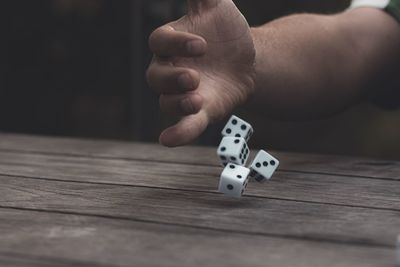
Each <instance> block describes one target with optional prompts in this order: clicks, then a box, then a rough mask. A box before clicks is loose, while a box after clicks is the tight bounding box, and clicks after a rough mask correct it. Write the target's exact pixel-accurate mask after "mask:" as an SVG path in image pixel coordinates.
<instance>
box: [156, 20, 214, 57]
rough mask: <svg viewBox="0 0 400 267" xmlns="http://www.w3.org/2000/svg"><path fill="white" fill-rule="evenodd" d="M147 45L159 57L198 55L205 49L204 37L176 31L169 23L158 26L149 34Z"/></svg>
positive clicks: (202, 53)
mask: <svg viewBox="0 0 400 267" xmlns="http://www.w3.org/2000/svg"><path fill="white" fill-rule="evenodd" d="M149 46H150V50H151V51H152V52H153V53H154V54H156V55H158V56H160V57H200V56H202V55H204V54H205V53H206V50H207V43H206V41H205V40H204V38H202V37H200V36H198V35H195V34H191V33H187V32H181V31H176V30H174V28H172V27H171V26H169V25H165V26H162V27H160V28H158V29H157V30H155V31H154V32H153V33H152V34H151V35H150V37H149Z"/></svg>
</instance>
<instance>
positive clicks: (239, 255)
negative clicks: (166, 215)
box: [0, 209, 394, 267]
mask: <svg viewBox="0 0 400 267" xmlns="http://www.w3.org/2000/svg"><path fill="white" fill-rule="evenodd" d="M0 218H1V219H0V236H1V237H2V238H1V239H0V247H1V248H2V249H3V250H9V251H18V253H19V254H18V255H14V257H13V256H10V255H8V254H5V255H4V253H0V264H1V265H2V266H9V264H2V263H9V262H14V263H17V264H13V265H11V266H15V267H17V266H18V267H19V266H67V265H68V264H66V263H69V264H70V265H69V266H99V265H101V266H174V267H175V266H176V267H179V266H185V267H190V266H222V267H223V266H229V267H231V266H232V267H235V266H240V267H242V266H254V267H257V266H260V267H261V266H262V267H264V266H281V267H285V266H290V267H291V266H296V267H310V266H311V267H312V266H330V267H336V266H337V267H339V266H340V267H346V266H351V267H358V266H360V267H361V266H362V267H375V266H393V265H394V264H393V263H394V249H392V248H377V247H360V246H352V245H339V244H331V243H325V242H314V241H302V240H290V239H282V238H276V237H265V236H259V235H252V236H248V235H243V234H240V233H234V232H219V231H212V230H204V229H190V228H185V227H179V226H173V225H159V224H151V223H141V222H134V221H129V220H116V219H108V218H101V217H90V216H82V215H70V214H52V213H46V212H35V211H21V210H7V209H0ZM37 262H39V263H49V262H50V263H53V264H32V263H37ZM24 263H26V264H24ZM29 263H31V264H29Z"/></svg>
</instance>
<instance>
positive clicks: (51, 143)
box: [0, 134, 400, 180]
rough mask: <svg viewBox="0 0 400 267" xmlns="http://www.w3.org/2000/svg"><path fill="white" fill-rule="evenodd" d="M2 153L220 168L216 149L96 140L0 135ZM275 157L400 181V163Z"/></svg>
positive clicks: (285, 166)
mask: <svg viewBox="0 0 400 267" xmlns="http://www.w3.org/2000/svg"><path fill="white" fill-rule="evenodd" d="M216 145H217V144H216ZM0 150H3V151H7V150H11V151H21V152H22V151H24V152H31V153H44V154H46V153H47V154H51V155H52V154H63V155H71V156H74V155H75V156H87V157H95V158H118V159H136V160H144V161H148V160H150V161H154V162H167V163H171V162H172V163H175V162H179V163H182V164H184V163H189V164H197V165H206V166H218V163H217V162H218V161H217V159H216V154H215V148H214V147H211V148H202V149H195V148H193V147H184V148H176V149H168V148H163V147H161V146H160V145H157V144H142V143H128V142H113V141H102V142H101V143H100V144H99V141H95V140H78V139H69V138H52V137H40V136H26V135H14V134H0ZM274 155H276V156H277V158H279V159H280V160H281V161H282V162H281V163H282V166H280V170H281V171H295V172H306V173H316V174H335V175H348V176H356V177H371V178H386V179H393V180H400V175H399V173H400V162H398V161H388V160H374V159H367V158H354V157H345V156H332V155H312V154H307V156H306V157H305V156H304V155H303V154H299V153H286V152H285V153H282V152H274Z"/></svg>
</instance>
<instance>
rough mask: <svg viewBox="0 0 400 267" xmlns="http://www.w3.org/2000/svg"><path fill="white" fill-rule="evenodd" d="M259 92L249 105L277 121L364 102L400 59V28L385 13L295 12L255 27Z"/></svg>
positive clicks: (368, 10)
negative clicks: (373, 84) (370, 89)
mask: <svg viewBox="0 0 400 267" xmlns="http://www.w3.org/2000/svg"><path fill="white" fill-rule="evenodd" d="M252 34H253V39H254V43H255V46H256V52H257V55H256V90H255V93H254V95H253V98H252V100H251V101H250V105H251V106H252V107H254V109H256V110H257V111H259V112H262V113H265V114H268V115H270V116H274V117H277V118H279V119H309V118H315V117H321V116H324V115H328V114H332V113H335V112H338V111H340V110H342V109H344V108H346V107H348V106H350V105H351V104H353V103H355V102H358V101H360V100H361V99H362V98H363V97H364V96H365V94H366V93H367V90H368V86H367V85H368V84H369V83H371V82H372V81H373V80H375V78H376V77H378V76H379V75H380V73H381V71H382V70H384V69H387V68H390V66H391V65H393V64H396V62H399V60H398V59H399V51H400V49H399V48H400V26H399V25H398V23H397V22H396V21H394V20H393V19H392V18H391V17H390V16H388V15H387V14H384V13H383V12H382V11H379V10H375V9H369V8H363V9H355V10H352V11H348V12H345V13H342V14H338V15H332V16H323V15H321V16H320V15H306V14H304V15H294V16H289V17H286V18H283V19H279V20H276V21H274V22H271V23H268V24H266V25H264V26H261V27H258V28H253V29H252Z"/></svg>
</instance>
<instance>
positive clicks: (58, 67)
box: [0, 0, 400, 159]
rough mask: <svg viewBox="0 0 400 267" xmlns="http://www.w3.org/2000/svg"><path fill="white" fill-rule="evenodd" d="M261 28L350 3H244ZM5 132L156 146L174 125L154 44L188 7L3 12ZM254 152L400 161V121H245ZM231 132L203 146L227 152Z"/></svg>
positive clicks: (51, 6)
mask: <svg viewBox="0 0 400 267" xmlns="http://www.w3.org/2000/svg"><path fill="white" fill-rule="evenodd" d="M235 3H236V4H237V5H238V6H239V8H240V9H241V10H242V12H243V13H244V14H245V16H246V17H247V19H248V20H249V22H250V24H251V25H258V24H262V23H265V22H267V21H270V20H273V19H274V18H277V17H281V16H283V15H287V14H291V13H295V12H318V13H334V12H338V11H341V10H344V9H345V8H346V7H347V6H348V4H349V1H344V0H343V1H333V0H332V1H328V0H326V1H317V0H304V1H294V0H292V1H290V0H279V1H278V0H274V1H261V0H252V1H248V0H247V1H246V0H240V1H235ZM0 10H1V17H2V31H1V32H2V39H1V44H0V131H3V132H17V133H32V134H45V135H55V136H76V137H86V138H102V139H104V138H106V139H120V140H134V141H146V142H156V141H157V138H158V134H159V132H160V131H161V129H162V128H163V127H164V126H166V125H168V123H170V121H169V120H168V118H165V117H164V116H163V115H162V114H161V113H160V112H159V108H158V99H157V96H156V95H155V94H153V93H152V92H151V91H150V90H149V89H148V88H147V86H146V83H145V77H144V73H145V70H146V67H147V65H148V63H149V61H150V58H151V55H150V53H149V51H148V49H147V37H148V36H149V34H150V33H151V31H152V30H154V29H155V28H156V27H158V26H160V25H162V24H164V23H166V22H168V21H171V20H174V19H177V18H179V17H180V16H181V15H182V14H183V13H184V10H185V1H182V0H147V1H144V0H118V1H115V0H35V1H32V0H6V1H1V2H0ZM237 113H238V114H239V115H242V116H243V117H244V118H245V119H247V120H249V121H250V123H252V124H253V125H254V127H255V130H256V133H255V136H254V138H253V140H252V144H251V146H252V147H264V148H267V149H278V150H287V151H303V152H319V153H334V154H346V155H359V156H372V157H380V158H387V159H400V142H398V139H399V136H400V124H399V118H400V112H397V111H384V110H381V109H379V108H377V107H374V106H373V105H370V104H363V105H361V106H358V107H355V108H353V109H351V110H349V111H347V112H345V113H343V114H340V115H338V116H335V117H333V118H329V119H326V120H322V121H314V122H306V123H280V122H274V121H270V120H268V119H266V118H260V117H258V116H257V115H256V114H246V113H243V112H242V111H237ZM221 127H222V126H221V125H215V126H213V127H211V128H210V129H209V130H208V131H207V132H206V133H205V134H204V136H203V137H202V138H201V139H200V140H199V142H198V144H205V145H217V144H218V142H219V140H220V136H219V130H220V128H221Z"/></svg>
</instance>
